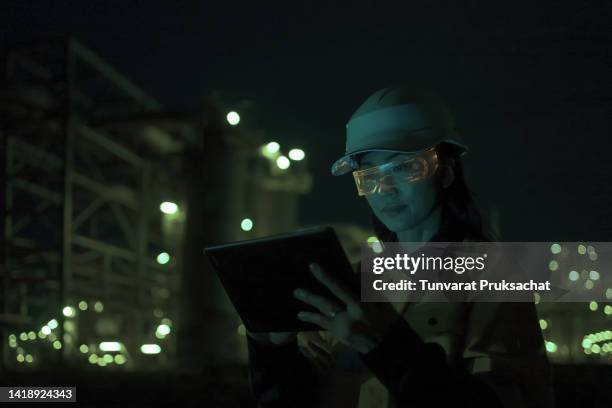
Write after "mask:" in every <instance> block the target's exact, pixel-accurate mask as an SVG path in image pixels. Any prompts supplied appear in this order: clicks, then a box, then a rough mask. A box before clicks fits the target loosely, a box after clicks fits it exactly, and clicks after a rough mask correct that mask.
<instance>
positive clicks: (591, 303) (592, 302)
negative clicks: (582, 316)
mask: <svg viewBox="0 0 612 408" xmlns="http://www.w3.org/2000/svg"><path fill="white" fill-rule="evenodd" d="M598 307H599V305H598V304H597V302H596V301H594V300H591V302H590V303H589V309H591V311H592V312H594V311H596V310H597V308H598Z"/></svg>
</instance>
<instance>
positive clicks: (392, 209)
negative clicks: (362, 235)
mask: <svg viewBox="0 0 612 408" xmlns="http://www.w3.org/2000/svg"><path fill="white" fill-rule="evenodd" d="M404 208H406V205H405V204H398V205H388V206H386V207H383V209H382V210H381V211H383V212H397V211H400V210H403V209H404Z"/></svg>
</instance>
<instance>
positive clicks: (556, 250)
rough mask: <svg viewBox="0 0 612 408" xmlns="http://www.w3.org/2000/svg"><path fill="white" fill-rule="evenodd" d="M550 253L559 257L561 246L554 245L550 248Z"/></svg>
mask: <svg viewBox="0 0 612 408" xmlns="http://www.w3.org/2000/svg"><path fill="white" fill-rule="evenodd" d="M550 252H552V253H553V254H555V255H557V254H558V253H560V252H561V245H559V244H552V245H551V246H550Z"/></svg>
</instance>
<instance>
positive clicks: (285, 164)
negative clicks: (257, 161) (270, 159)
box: [276, 156, 291, 170]
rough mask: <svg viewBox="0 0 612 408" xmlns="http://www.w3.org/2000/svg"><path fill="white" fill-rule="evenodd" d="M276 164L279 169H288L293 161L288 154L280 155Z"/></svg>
mask: <svg viewBox="0 0 612 408" xmlns="http://www.w3.org/2000/svg"><path fill="white" fill-rule="evenodd" d="M276 165H277V166H278V168H279V169H281V170H286V169H288V168H289V166H291V162H290V161H289V159H288V158H287V157H286V156H278V159H276Z"/></svg>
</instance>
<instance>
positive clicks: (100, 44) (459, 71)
mask: <svg viewBox="0 0 612 408" xmlns="http://www.w3.org/2000/svg"><path fill="white" fill-rule="evenodd" d="M610 21H612V2H610V1H603V0H602V1H572V2H558V1H557V2H553V1H548V0H545V1H537V2H516V1H513V2H502V1H495V2H485V1H480V2H477V1H469V2H450V1H449V2H441V1H426V2H409V3H408V2H396V3H393V2H384V3H383V2H373V1H372V2H352V3H351V4H350V5H347V4H342V5H341V4H340V3H339V2H316V3H315V2H291V4H290V5H284V6H278V5H265V6H264V3H261V2H252V3H246V2H245V3H244V4H243V3H240V2H225V3H223V2H215V3H213V2H206V1H198V2H196V1H190V2H169V1H166V2H162V1H129V2H127V1H4V2H2V3H1V4H0V46H1V47H3V48H4V47H9V46H12V45H14V44H19V43H27V42H31V41H41V40H47V39H54V38H64V37H65V36H68V35H75V36H76V37H77V38H78V39H80V40H81V41H82V42H83V43H84V44H85V45H87V47H89V48H91V49H92V50H95V52H96V53H97V54H98V55H100V56H101V57H102V58H103V59H104V60H106V61H108V62H109V64H111V65H112V66H114V67H115V68H116V69H117V71H119V72H121V73H122V74H124V75H125V76H126V77H127V78H129V79H130V80H132V81H133V82H134V83H136V84H138V85H139V86H140V87H141V88H142V89H144V90H146V92H147V93H149V94H151V95H152V96H153V97H155V98H156V99H158V100H159V101H161V102H162V103H163V105H165V106H166V107H168V108H169V109H170V110H173V109H174V110H177V111H180V110H186V111H191V110H197V109H198V107H200V106H201V105H203V104H204V102H205V101H207V100H212V99H214V100H215V101H216V102H217V103H219V101H221V102H222V105H223V106H220V107H219V109H220V111H223V112H225V111H226V110H229V109H236V110H240V107H243V106H247V105H249V104H250V108H249V109H245V110H241V111H240V113H241V116H242V121H241V126H244V127H245V128H249V129H257V130H262V131H263V132H265V135H266V138H267V140H276V141H278V142H280V144H281V145H282V146H283V148H285V147H292V146H296V147H302V148H303V149H304V150H305V152H306V154H307V155H308V158H309V162H308V167H309V169H310V170H311V171H312V173H313V176H314V188H313V190H312V192H311V193H310V194H306V195H302V196H301V197H300V206H299V210H300V212H299V222H298V224H299V225H310V224H336V223H337V224H359V225H361V226H363V227H367V226H368V225H369V220H368V219H367V212H366V205H365V202H364V201H363V200H361V199H360V198H359V197H358V196H357V194H356V191H355V187H354V184H353V181H352V179H351V177H350V176H346V177H341V178H334V177H332V176H331V175H330V173H329V169H330V166H331V164H332V163H333V161H334V160H335V159H336V158H337V157H339V156H340V155H341V154H342V153H343V151H344V143H345V140H344V137H345V135H344V130H345V128H344V126H345V123H346V121H347V120H348V118H349V117H350V115H351V113H352V112H353V111H354V110H355V109H356V108H357V106H358V105H359V104H360V103H361V102H362V101H363V100H364V99H365V98H366V97H367V96H368V95H369V94H371V93H372V92H374V91H375V90H377V89H379V88H382V87H386V86H394V85H402V84H404V83H407V82H415V81H416V82H421V83H423V84H426V85H428V86H430V87H431V88H433V89H434V90H436V91H437V92H438V93H439V94H440V95H441V96H442V97H443V98H445V99H446V100H447V101H448V103H449V105H450V108H451V110H452V111H453V112H454V114H455V116H456V118H457V122H458V124H459V127H460V128H461V129H462V131H463V134H464V138H465V139H466V141H467V142H468V144H469V146H470V149H471V151H470V153H469V154H468V155H467V156H466V158H465V161H464V164H465V166H466V173H467V179H468V184H469V185H470V186H471V189H472V190H473V191H475V192H476V194H477V196H478V198H479V201H480V203H481V204H482V207H483V209H486V210H488V212H489V213H497V214H499V224H500V230H501V233H502V236H501V238H502V240H507V241H570V242H575V241H593V242H595V241H610V234H611V232H612V222H610V215H611V213H612V212H611V211H610V208H611V204H612V186H611V184H610V182H609V174H610V173H611V171H612V160H610V158H609V151H610V147H611V146H612V143H611V142H610V135H611V134H612V125H611V119H612V96H611V95H612V92H611V91H612V78H611V76H610V70H611V68H612V49H611V44H612V25H611V24H610ZM197 154H198V153H197V152H196V153H194V157H196V159H195V160H194V161H198V160H199V158H197ZM188 156H189V155H188V154H186V155H185V157H188ZM214 164H216V163H213V165H214ZM209 170H211V169H210V167H207V171H209ZM213 170H214V169H213ZM223 171H224V168H222V167H219V169H218V171H217V173H221V172H223ZM193 179H195V180H197V177H193ZM193 195H194V196H197V195H198V193H197V191H196V192H195V193H194V194H193ZM211 195H213V194H211ZM196 202H197V201H196ZM202 202H204V200H203V201H202ZM150 204H151V205H152V204H155V205H156V206H157V202H155V203H153V202H151V203H150ZM196 207H197V206H196ZM199 221H201V222H202V225H208V224H209V223H207V222H205V220H202V219H199ZM215 221H219V222H218V223H221V221H220V220H215ZM190 226H191V228H192V229H191V231H188V233H187V234H186V235H187V236H189V237H190V239H191V241H190V242H193V244H192V247H193V248H191V250H192V251H191V255H190V256H191V258H190V259H191V262H192V263H191V264H189V263H188V262H186V263H185V264H186V266H183V267H184V269H185V270H186V271H187V272H186V273H185V276H188V275H192V276H191V278H190V279H191V280H189V279H187V280H186V282H187V284H185V285H184V286H185V287H186V288H187V289H188V290H186V291H185V293H186V296H184V297H182V298H181V301H182V302H184V303H185V304H186V305H187V306H185V307H184V309H186V310H188V311H190V313H191V315H192V316H191V318H192V320H191V323H192V325H191V326H189V325H187V326H188V327H187V329H184V330H185V331H184V332H183V333H182V334H181V335H182V337H183V338H188V339H189V338H190V336H191V335H192V334H193V333H196V334H198V333H199V335H201V336H203V337H204V338H209V337H213V336H209V335H210V334H211V333H213V332H215V331H217V332H219V333H220V334H219V335H218V339H221V341H217V343H220V344H222V345H226V344H227V348H231V347H233V346H232V344H233V343H229V342H227V341H226V340H227V338H228V336H226V334H225V332H224V331H223V330H222V328H223V327H225V326H222V323H223V324H227V325H229V326H231V327H230V329H231V333H232V334H233V335H234V337H237V336H236V335H235V327H234V326H236V325H237V324H236V325H234V320H230V319H228V317H227V316H231V318H232V319H234V318H235V317H236V316H235V313H234V311H233V310H232V308H231V305H229V303H227V302H226V303H227V304H226V310H225V312H227V314H218V315H217V317H216V318H217V320H214V319H213V318H214V316H215V314H214V313H212V312H210V311H209V310H205V309H203V308H202V307H201V306H202V304H204V305H205V306H211V305H209V304H208V303H215V302H216V300H215V299H213V297H212V296H210V294H211V293H213V292H214V291H216V292H217V294H218V293H221V292H220V289H219V288H215V287H213V286H212V285H210V282H211V281H210V276H209V275H212V272H211V271H208V272H210V273H209V275H207V276H206V277H204V276H203V274H202V273H201V272H202V269H200V267H201V262H202V254H201V248H202V246H203V245H202V243H201V242H199V241H197V240H195V239H192V238H193V237H194V236H195V237H196V238H197V237H199V235H198V233H200V235H202V236H204V235H206V234H205V232H201V231H200V225H199V224H197V222H191V224H190ZM227 228H228V229H232V230H234V229H237V227H236V225H234V224H231V225H230V223H228V225H227ZM194 231H195V232H194ZM206 233H208V234H209V235H211V234H210V231H206ZM190 234H191V235H190ZM200 238H201V237H200ZM162 249H163V248H160V249H159V250H162ZM185 252H186V253H189V248H188V249H187V250H186V251H185ZM173 256H174V254H173ZM177 258H179V259H180V254H179V255H178V256H177ZM185 258H189V256H186V257H185ZM193 265H195V267H191V269H190V268H189V267H190V266H193ZM194 277H196V278H197V279H196V278H194ZM198 279H199V280H198ZM194 282H195V283H194ZM190 286H191V287H190ZM187 295H188V296H187ZM184 299H187V300H184ZM211 299H212V300H211ZM173 300H174V299H173ZM189 302H192V303H189ZM177 303H178V302H177ZM194 305H195V306H194ZM213 306H215V307H217V306H218V305H217V304H216V303H215V304H214V305H213ZM572 306H573V305H572ZM575 306H576V308H582V309H580V311H579V312H580V313H582V312H584V313H590V311H588V307H587V305H580V304H576V305H575ZM602 307H603V305H602ZM58 310H59V309H58ZM230 312H231V315H230V314H229V313H230ZM579 312H576V313H574V314H571V313H568V312H567V311H566V310H565V309H562V308H559V309H558V310H556V311H555V313H556V315H551V316H553V320H554V321H555V322H556V321H557V320H555V319H556V318H557V317H559V320H558V321H559V323H555V324H558V326H557V327H559V328H564V329H565V328H566V327H570V326H569V325H568V326H562V322H561V317H569V318H571V319H569V320H568V321H570V320H571V322H575V321H579V320H581V319H582V317H581V316H582V315H581V314H580V313H579ZM572 313H573V312H572ZM598 313H599V315H598V316H599V320H598V322H599V323H601V324H602V325H603V324H607V323H606V322H608V321H609V316H607V315H605V316H604V315H602V314H601V310H600V311H598ZM593 316H595V314H593ZM540 317H542V316H540ZM544 317H548V316H546V315H544ZM604 319H606V320H604ZM582 320H585V322H586V319H582ZM194 322H195V323H197V324H196V325H195V326H194V325H193V323H194ZM188 323H189V321H188ZM236 323H237V322H236ZM572 324H573V323H572ZM585 325H586V326H588V325H587V324H586V323H585ZM553 328H554V327H553ZM571 328H572V330H573V328H575V327H574V326H571ZM173 330H174V329H173ZM593 330H595V328H593ZM597 330H600V329H597ZM574 331H575V330H574ZM549 332H550V330H549ZM568 332H569V330H568ZM185 333H186V334H185ZM574 334H575V335H576V336H577V335H578V334H576V333H574ZM179 337H180V335H179ZM193 338H194V339H195V340H193V343H189V344H188V347H183V348H184V349H186V350H187V351H188V353H187V354H185V355H184V356H183V357H185V356H186V358H187V359H191V360H193V361H194V362H195V363H196V365H199V366H202V370H201V371H200V372H199V374H198V376H194V375H192V374H184V373H182V372H180V371H181V370H177V372H175V373H163V374H159V373H155V374H152V375H150V376H145V375H138V376H132V375H131V374H126V375H124V376H120V375H119V374H115V373H113V372H109V373H105V374H104V375H105V376H102V375H100V376H98V375H93V374H91V373H92V372H86V371H83V372H79V371H67V372H66V373H62V372H59V371H56V370H51V371H42V372H39V373H37V374H36V376H34V373H32V372H27V371H23V372H21V373H18V374H19V375H17V374H13V373H9V374H8V375H5V373H2V374H3V375H4V376H5V378H1V377H2V376H0V380H2V381H0V382H1V383H3V384H8V381H13V383H14V384H27V383H30V384H31V381H33V380H32V378H35V379H36V381H35V382H37V383H40V384H44V385H62V384H64V385H65V384H77V383H78V384H79V385H80V384H84V387H85V386H86V387H89V388H90V390H93V391H91V392H87V390H85V391H83V392H82V393H81V394H80V395H82V398H83V400H82V401H86V402H89V403H90V404H92V405H91V406H95V405H97V404H98V403H99V405H100V406H105V405H109V404H110V403H111V402H112V403H116V404H120V403H123V404H127V405H132V403H133V405H136V404H137V403H138V402H140V400H139V398H140V396H142V395H146V396H147V398H148V399H147V401H148V402H151V404H155V403H157V404H160V405H165V403H166V402H167V401H174V402H175V403H176V404H177V405H185V406H200V405H201V401H205V400H208V401H213V400H214V401H215V402H217V405H216V406H234V405H229V403H228V404H226V405H223V404H222V403H221V402H219V401H224V400H225V399H228V398H229V397H232V398H234V397H235V398H236V399H239V398H244V399H245V401H246V400H248V399H249V397H248V392H247V384H248V382H247V375H246V373H247V372H246V367H244V366H240V367H238V369H237V370H234V371H232V370H231V369H230V370H224V369H219V370H218V371H215V369H213V368H212V366H211V365H208V363H209V361H206V360H205V359H201V358H200V357H199V355H200V354H203V353H201V351H202V350H203V349H204V350H206V351H207V352H208V353H209V354H214V353H216V351H215V350H216V349H214V348H212V347H209V345H202V344H200V343H199V342H200V337H197V336H195V335H194V336H193ZM218 339H217V340H218ZM241 339H242V338H241ZM555 340H556V339H555ZM560 340H562V339H561V338H560ZM211 343H214V341H213V342H211ZM193 344H195V345H196V346H197V347H199V348H200V350H195V347H192V345H193ZM193 350H195V351H193ZM192 351H193V355H192V354H191V353H192ZM197 353H200V354H197ZM192 356H193V357H192ZM606 357H609V356H606ZM590 361H593V360H590ZM555 370H556V380H557V388H556V393H557V396H558V397H559V401H560V402H561V403H562V404H561V405H562V406H573V405H582V404H583V402H584V401H586V402H587V403H588V402H596V401H602V400H606V399H609V395H608V392H607V391H606V390H607V389H608V388H609V365H607V361H604V360H601V361H599V360H598V364H593V365H592V366H591V365H567V366H562V365H557V366H556V367H555ZM165 375H167V376H168V378H166V377H165ZM183 375H184V376H183ZM77 380H78V381H80V382H77ZM54 381H55V382H54ZM134 390H136V391H134ZM94 391H95V392H94ZM128 395H129V396H130V398H131V399H126V398H127V396H128ZM179 395H180V398H179V397H178V396H179ZM177 399H178V400H177ZM217 400H218V401H217ZM126 401H127V402H126ZM250 403H252V401H250ZM190 404H191V405H190ZM213 405H214V404H213V403H212V402H211V405H210V406H213Z"/></svg>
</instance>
